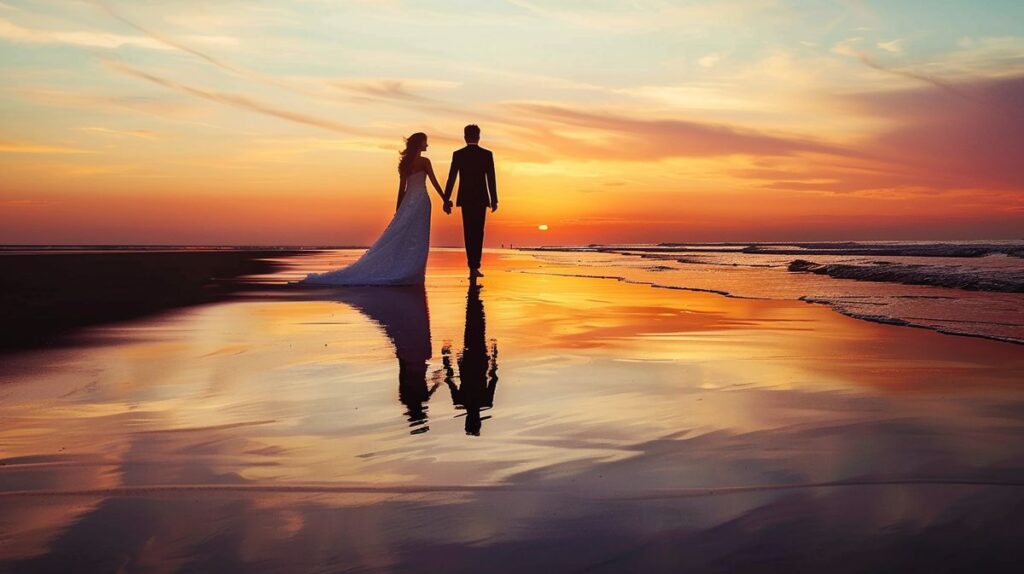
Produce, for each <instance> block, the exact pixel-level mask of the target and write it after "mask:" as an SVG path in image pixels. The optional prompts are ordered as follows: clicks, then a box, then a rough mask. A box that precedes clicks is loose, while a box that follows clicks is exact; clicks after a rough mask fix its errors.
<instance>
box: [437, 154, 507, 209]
mask: <svg viewBox="0 0 1024 574" xmlns="http://www.w3.org/2000/svg"><path fill="white" fill-rule="evenodd" d="M456 175H458V177H459V195H458V196H457V197H456V199H455V205H458V206H460V207H494V206H496V205H498V184H497V182H496V181H495V179H494V154H492V153H491V152H490V150H486V149H484V148H482V147H480V146H478V145H467V146H466V147H464V148H462V149H460V150H456V151H455V153H453V154H452V167H451V169H450V170H449V171H448V183H447V184H445V189H444V195H445V197H448V198H451V196H452V188H453V187H454V186H455V176H456Z"/></svg>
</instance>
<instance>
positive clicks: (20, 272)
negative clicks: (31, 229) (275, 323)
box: [0, 249, 298, 351]
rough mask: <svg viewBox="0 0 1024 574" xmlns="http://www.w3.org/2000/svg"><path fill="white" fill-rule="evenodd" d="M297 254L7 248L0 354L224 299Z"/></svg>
mask: <svg viewBox="0 0 1024 574" xmlns="http://www.w3.org/2000/svg"><path fill="white" fill-rule="evenodd" d="M296 253H298V252H296V251H277V250H242V249H238V250H209V251H198V250H197V251H78V252H68V251H65V252H59V253H54V252H47V251H29V250H25V251H0V293H2V294H3V297H2V298H0V324H3V326H4V327H3V329H2V330H0V351H2V350H9V349H26V348H32V347H38V346H41V345H47V344H50V343H53V342H55V341H57V340H58V339H60V338H61V337H64V336H66V335H67V334H68V333H70V332H71V331H72V330H74V329H76V328H79V327H85V326H89V325H98V324H103V323H109V322H116V321H123V320H126V319H134V318H139V317H143V316H146V315H150V314H152V313H157V312H160V311H164V310H167V309H173V308H177V307H185V306H188V305H196V304H201V303H210V302H213V301H218V300H222V299H224V298H226V297H228V296H230V295H231V294H233V293H236V292H238V291H240V290H243V289H246V288H247V287H248V285H247V284H246V283H245V282H243V281H240V279H241V278H242V277H245V276H247V275H255V274H263V273H271V272H273V271H274V270H275V269H277V268H278V267H279V266H280V264H279V263H276V262H274V261H271V260H270V258H273V257H282V256H288V255H294V254H296Z"/></svg>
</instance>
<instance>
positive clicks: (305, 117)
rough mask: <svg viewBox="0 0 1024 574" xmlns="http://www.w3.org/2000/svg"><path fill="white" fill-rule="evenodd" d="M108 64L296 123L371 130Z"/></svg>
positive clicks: (363, 132) (167, 85) (351, 130)
mask: <svg viewBox="0 0 1024 574" xmlns="http://www.w3.org/2000/svg"><path fill="white" fill-rule="evenodd" d="M107 65H108V66H109V67H110V68H111V69H113V70H115V71H118V72H121V73H123V74H125V75H128V76H133V77H136V78H140V79H143V80H146V81H147V82H150V83H153V84H156V85H158V86H162V87H164V88H167V89H169V90H175V91H178V92H182V93H185V94H189V95H191V96H195V97H197V98H201V99H204V100H208V101H211V102H217V103H219V104H224V105H227V106H231V107H234V108H238V109H242V110H246V111H250V112H255V113H258V114H262V115H265V116H270V117H275V118H278V119H282V120H286V121H289V122H292V123H296V124H302V125H306V126H312V127H316V128H320V129H325V130H330V131H333V132H338V133H344V134H354V135H367V134H368V132H367V131H366V130H363V129H360V128H356V127H353V126H349V125H346V124H342V123H340V122H336V121H334V120H330V119H327V118H321V117H317V116H312V115H309V114H303V113H301V112H293V111H291V110H287V109H284V108H279V107H276V106H271V105H269V104H266V103H263V102H260V101H259V100H255V99H253V98H251V97H249V96H245V95H242V94H233V93H230V92H220V91H215V90H209V89H205V88H199V87H195V86H191V85H188V84H183V83H180V82H177V81H175V80H172V79H170V78H165V77H162V76H157V75H155V74H151V73H149V72H146V71H143V70H140V69H138V68H135V67H132V66H129V65H127V64H124V63H120V62H107Z"/></svg>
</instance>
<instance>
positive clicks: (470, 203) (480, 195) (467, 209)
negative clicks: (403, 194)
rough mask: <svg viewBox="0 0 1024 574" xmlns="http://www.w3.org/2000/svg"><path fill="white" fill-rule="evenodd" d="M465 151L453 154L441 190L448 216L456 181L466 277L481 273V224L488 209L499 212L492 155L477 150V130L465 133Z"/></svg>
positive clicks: (482, 235) (469, 129) (488, 152)
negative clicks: (450, 165)
mask: <svg viewBox="0 0 1024 574" xmlns="http://www.w3.org/2000/svg"><path fill="white" fill-rule="evenodd" d="M464 133H465V136H466V147H464V148H462V149H460V150H456V152H455V153H453V154H452V167H451V170H449V172H448V183H447V184H446V185H445V188H444V197H445V209H444V211H445V213H449V214H450V213H451V212H452V211H451V197H452V188H453V187H455V177H456V176H458V177H459V195H458V197H457V198H456V200H455V205H458V206H459V207H461V208H462V235H463V238H464V240H465V243H466V260H467V263H469V277H470V278H471V279H476V278H477V277H483V276H484V274H483V273H480V251H481V250H482V249H483V246H484V220H485V219H486V217H487V208H488V207H490V208H491V211H492V212H494V211H497V210H498V187H497V182H496V181H495V179H494V154H492V153H491V152H490V150H486V149H484V148H482V147H480V145H479V143H480V128H479V127H478V126H476V125H472V124H471V125H468V126H466V128H465V130H464Z"/></svg>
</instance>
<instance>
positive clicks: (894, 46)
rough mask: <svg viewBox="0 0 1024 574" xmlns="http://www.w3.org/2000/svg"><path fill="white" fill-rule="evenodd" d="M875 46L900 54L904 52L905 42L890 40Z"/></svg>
mask: <svg viewBox="0 0 1024 574" xmlns="http://www.w3.org/2000/svg"><path fill="white" fill-rule="evenodd" d="M875 45H876V46H878V48H879V49H881V50H885V51H886V52H892V53H893V54H899V53H900V52H902V51H903V40H890V41H888V42H879V43H877V44H875Z"/></svg>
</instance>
